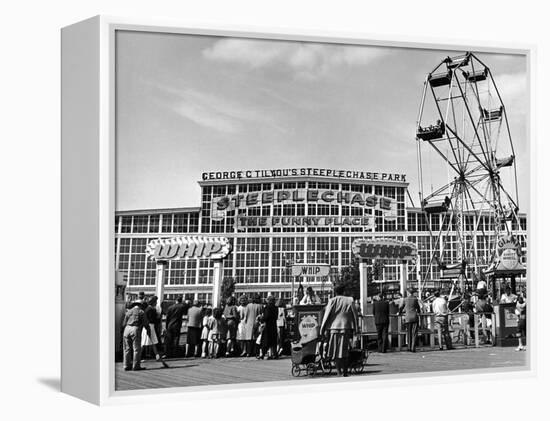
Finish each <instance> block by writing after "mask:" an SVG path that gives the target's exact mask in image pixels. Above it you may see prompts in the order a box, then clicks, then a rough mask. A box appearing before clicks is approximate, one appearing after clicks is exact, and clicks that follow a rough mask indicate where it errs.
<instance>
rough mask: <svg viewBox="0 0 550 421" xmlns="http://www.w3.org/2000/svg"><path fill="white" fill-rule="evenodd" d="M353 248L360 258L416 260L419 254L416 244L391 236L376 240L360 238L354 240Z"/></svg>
mask: <svg viewBox="0 0 550 421" xmlns="http://www.w3.org/2000/svg"><path fill="white" fill-rule="evenodd" d="M351 250H352V252H353V254H354V255H355V256H357V257H359V258H360V259H376V260H390V259H396V260H414V259H416V255H417V248H416V244H414V243H411V242H408V241H398V240H393V239H390V238H380V239H374V240H368V239H365V238H360V239H357V240H355V241H354V242H353V244H352V246H351Z"/></svg>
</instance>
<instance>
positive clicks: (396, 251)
mask: <svg viewBox="0 0 550 421" xmlns="http://www.w3.org/2000/svg"><path fill="white" fill-rule="evenodd" d="M351 251H352V252H353V254H354V255H355V256H356V257H357V258H359V259H360V263H359V278H360V279H359V281H360V296H361V311H362V312H363V314H366V310H367V301H368V297H367V281H368V277H367V261H368V260H371V261H372V260H397V261H399V262H400V264H401V265H400V266H401V267H400V271H399V283H400V290H401V293H402V294H403V295H404V294H405V288H406V284H407V263H408V262H413V263H414V262H415V261H416V257H417V255H418V249H417V248H416V244H414V243H411V242H408V241H398V240H394V239H393V238H376V239H367V238H358V239H357V240H355V241H354V242H353V243H352V245H351Z"/></svg>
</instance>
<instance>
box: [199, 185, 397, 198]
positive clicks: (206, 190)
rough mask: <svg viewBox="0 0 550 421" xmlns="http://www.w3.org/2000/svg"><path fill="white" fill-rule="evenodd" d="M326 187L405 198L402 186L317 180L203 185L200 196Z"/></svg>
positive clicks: (327, 188) (208, 196) (210, 196)
mask: <svg viewBox="0 0 550 421" xmlns="http://www.w3.org/2000/svg"><path fill="white" fill-rule="evenodd" d="M306 188H308V189H321V190H322V189H326V190H329V189H330V190H335V191H339V190H341V191H349V192H356V193H367V194H372V193H374V194H376V195H380V196H381V195H385V196H386V197H391V198H393V199H397V200H401V201H403V200H404V198H405V188H404V187H394V186H373V185H369V184H351V183H325V182H317V181H309V182H305V181H299V182H287V183H251V184H239V185H234V184H230V185H217V186H204V187H203V188H202V197H203V201H204V200H207V201H209V200H211V198H212V197H216V196H223V195H226V194H236V193H254V192H260V191H271V190H292V189H306Z"/></svg>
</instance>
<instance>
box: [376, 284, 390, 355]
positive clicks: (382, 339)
mask: <svg viewBox="0 0 550 421" xmlns="http://www.w3.org/2000/svg"><path fill="white" fill-rule="evenodd" d="M372 314H373V315H374V324H375V325H376V334H377V342H378V352H382V353H385V352H386V351H387V349H388V326H389V324H390V303H389V302H388V301H387V300H386V299H385V298H384V296H383V295H382V293H379V294H378V295H376V297H375V301H374V303H373V306H372Z"/></svg>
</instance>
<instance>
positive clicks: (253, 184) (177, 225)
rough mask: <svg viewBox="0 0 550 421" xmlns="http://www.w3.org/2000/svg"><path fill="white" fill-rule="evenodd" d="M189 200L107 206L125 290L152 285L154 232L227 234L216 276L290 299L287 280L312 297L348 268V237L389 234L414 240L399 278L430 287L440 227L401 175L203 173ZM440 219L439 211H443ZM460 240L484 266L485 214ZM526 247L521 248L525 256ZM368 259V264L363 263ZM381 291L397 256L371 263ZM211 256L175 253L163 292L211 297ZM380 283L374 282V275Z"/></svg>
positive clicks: (451, 252) (453, 242)
mask: <svg viewBox="0 0 550 421" xmlns="http://www.w3.org/2000/svg"><path fill="white" fill-rule="evenodd" d="M198 183H199V185H200V188H201V200H200V205H199V206H198V207H193V208H173V209H155V210H135V211H120V212H117V213H116V221H115V227H116V235H115V242H116V243H115V251H116V258H115V265H116V269H117V271H118V272H119V273H120V274H122V275H123V276H124V277H125V279H127V281H128V287H127V292H128V293H129V294H131V295H132V294H137V292H138V291H144V292H145V293H146V294H153V293H154V292H155V279H156V274H155V267H156V263H155V261H154V260H151V259H150V258H148V256H147V254H146V246H147V244H148V243H149V242H150V241H152V240H155V239H167V238H171V237H181V236H186V235H206V236H210V235H212V236H223V237H227V238H228V239H229V241H230V242H231V244H232V252H231V253H230V254H229V256H228V257H227V258H225V259H224V260H223V277H231V278H233V279H234V280H235V281H236V283H237V286H236V292H237V293H255V292H258V293H260V295H262V296H266V295H267V294H268V293H271V294H274V295H275V296H277V297H282V298H286V299H290V298H291V294H292V290H293V286H294V287H296V283H297V282H299V283H301V284H302V285H303V286H304V287H307V286H310V285H311V286H313V287H314V289H315V290H316V291H317V292H318V293H319V294H320V295H326V294H327V293H328V292H329V291H330V290H331V289H332V281H334V280H335V279H336V278H337V277H338V276H339V274H340V272H341V270H342V268H344V267H346V266H348V265H349V264H350V263H351V261H352V259H353V254H352V251H351V245H352V243H353V241H354V240H355V239H357V238H391V239H395V240H400V241H410V242H413V243H415V244H416V245H417V247H418V259H417V261H416V264H414V265H409V270H408V274H407V282H408V283H411V284H413V285H415V286H416V285H417V284H418V282H419V279H424V278H426V279H428V281H427V282H426V283H425V284H424V286H425V287H434V286H439V283H440V282H441V281H440V279H439V277H440V272H439V270H438V269H437V268H436V267H435V266H434V265H431V264H430V260H431V259H432V256H433V251H434V248H442V245H441V242H440V241H437V236H438V235H437V234H438V233H439V231H440V230H441V229H443V231H444V232H445V231H447V227H446V226H442V224H446V223H448V222H446V221H447V220H446V219H445V218H443V215H442V214H430V215H425V214H424V213H423V212H422V211H421V210H420V209H418V208H413V207H407V206H406V200H407V198H406V196H407V186H408V183H407V182H406V178H405V176H404V175H402V174H387V173H365V172H358V171H332V170H320V169H310V168H308V169H294V170H274V171H269V172H268V171H243V172H233V173H204V174H203V177H202V180H201V181H199V182H198ZM447 219H448V218H447ZM473 223H474V217H473V216H472V215H465V216H464V224H465V228H466V231H472V232H473V231H474V227H473ZM480 223H481V224H483V226H481V227H478V229H477V230H476V233H477V234H475V235H474V234H472V236H471V238H470V239H469V241H471V246H472V247H474V251H475V253H474V255H475V256H477V258H476V259H475V260H476V261H473V262H471V265H472V266H473V267H474V268H477V266H480V267H486V266H487V264H488V262H489V259H490V250H492V244H490V242H489V241H488V236H487V235H486V233H488V232H492V231H493V230H494V226H492V223H493V221H492V220H491V218H490V217H487V218H481V221H480ZM526 223H527V222H526V217H525V215H522V216H521V217H520V225H521V226H519V227H518V226H516V225H517V224H514V227H513V229H514V230H519V232H520V233H521V235H520V241H521V242H522V247H523V248H524V249H526V243H525V240H526V229H527V227H526ZM440 256H441V259H442V260H443V261H446V262H455V261H456V258H457V239H456V238H453V237H452V236H450V237H449V238H448V241H447V245H446V247H445V249H444V250H441V253H440ZM525 259H526V254H525V253H524V255H523V256H522V260H523V263H524V264H525ZM371 263H372V262H371ZM294 264H305V265H309V264H325V265H329V267H330V272H329V275H328V276H324V277H320V278H319V277H314V276H303V277H299V278H294V277H293V276H292V274H291V266H292V265H294ZM426 275H427V276H426ZM377 277H378V278H379V279H375V281H377V282H381V281H383V284H384V286H385V288H386V289H392V288H394V287H395V286H396V285H398V283H399V279H398V277H399V267H398V263H397V262H395V263H394V264H390V263H386V264H385V265H384V267H383V268H381V269H380V270H379V271H378V276H377ZM212 279H213V262H212V261H209V260H197V259H182V260H171V261H169V262H168V267H167V272H166V274H165V286H164V294H165V296H164V297H163V298H164V299H173V298H175V296H176V295H179V294H183V295H184V296H185V298H186V299H198V300H199V301H201V302H205V303H207V302H210V300H211V298H212ZM381 283H382V282H381Z"/></svg>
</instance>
